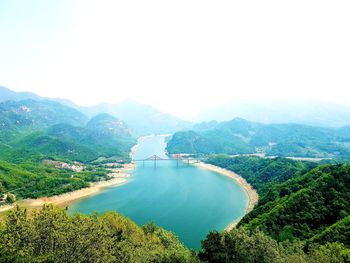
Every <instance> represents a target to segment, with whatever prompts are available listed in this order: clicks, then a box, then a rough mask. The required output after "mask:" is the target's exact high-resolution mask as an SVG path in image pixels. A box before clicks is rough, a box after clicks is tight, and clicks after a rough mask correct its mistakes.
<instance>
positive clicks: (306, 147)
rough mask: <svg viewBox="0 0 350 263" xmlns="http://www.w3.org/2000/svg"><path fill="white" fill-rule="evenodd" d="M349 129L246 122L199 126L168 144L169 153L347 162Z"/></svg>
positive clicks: (178, 134)
mask: <svg viewBox="0 0 350 263" xmlns="http://www.w3.org/2000/svg"><path fill="white" fill-rule="evenodd" d="M348 130H349V129H348V127H344V128H338V129H335V128H322V127H313V126H307V125H300V124H261V123H254V122H249V121H246V120H243V119H233V120H232V121H227V122H221V123H217V122H211V123H202V124H199V125H196V126H195V127H194V128H193V130H191V131H182V132H177V133H175V134H174V135H173V137H172V139H171V140H170V141H169V143H168V147H167V150H168V151H169V152H170V153H191V154H213V153H214V154H215V153H227V154H251V153H264V154H266V155H270V156H284V157H286V156H291V157H319V158H347V157H349V156H350V146H349V145H350V144H349V142H350V133H348V132H347V131H348Z"/></svg>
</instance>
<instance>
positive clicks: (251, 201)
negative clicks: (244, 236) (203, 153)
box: [194, 162, 259, 231]
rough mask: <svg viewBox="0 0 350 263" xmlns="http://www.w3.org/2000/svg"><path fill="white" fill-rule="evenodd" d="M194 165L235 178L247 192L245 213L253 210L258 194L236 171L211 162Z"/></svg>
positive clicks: (234, 223)
mask: <svg viewBox="0 0 350 263" xmlns="http://www.w3.org/2000/svg"><path fill="white" fill-rule="evenodd" d="M194 165H195V166H197V167H200V168H203V169H207V170H210V171H213V172H217V173H219V174H222V175H225V176H227V177H230V178H231V179H233V180H235V181H236V182H237V183H238V184H239V185H240V186H241V187H242V188H243V189H244V191H245V192H246V194H247V197H248V207H247V211H246V213H249V212H250V211H252V210H253V208H254V206H255V205H256V203H257V202H258V200H259V195H258V193H257V192H256V191H255V189H254V188H253V187H252V186H251V185H250V184H248V183H247V181H246V180H245V179H244V178H243V177H241V176H240V175H238V174H236V173H234V172H232V171H230V170H227V169H224V168H221V167H218V166H215V165H212V164H208V163H203V162H200V163H194ZM240 219H241V218H240ZM240 219H238V220H235V221H234V222H232V223H230V224H229V225H228V226H227V227H226V228H225V230H227V231H229V230H231V229H232V228H234V227H235V226H236V225H237V224H238V222H239V221H240Z"/></svg>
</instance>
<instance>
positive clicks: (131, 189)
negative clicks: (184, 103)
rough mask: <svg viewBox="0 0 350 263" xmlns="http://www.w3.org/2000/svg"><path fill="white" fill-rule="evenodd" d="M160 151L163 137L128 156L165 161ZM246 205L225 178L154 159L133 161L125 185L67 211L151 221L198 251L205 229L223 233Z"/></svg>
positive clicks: (241, 193) (144, 140) (242, 194)
mask: <svg viewBox="0 0 350 263" xmlns="http://www.w3.org/2000/svg"><path fill="white" fill-rule="evenodd" d="M165 147H166V142H165V137H164V136H149V137H143V138H141V139H140V140H139V147H138V148H137V149H136V152H135V154H134V156H133V158H134V159H135V160H137V159H145V158H148V157H150V156H152V155H155V154H156V155H158V156H160V157H162V158H167V156H166V153H165ZM247 205H248V197H247V195H246V193H245V191H244V190H243V189H242V188H241V187H240V185H238V184H237V183H236V182H235V181H234V180H232V179H230V178H228V177H225V176H223V175H220V174H218V173H215V172H212V171H208V170H205V169H201V168H197V167H196V166H194V165H188V164H187V163H183V162H180V163H179V165H177V162H176V161H158V162H157V165H156V167H154V162H153V161H149V162H145V164H144V166H143V163H142V162H137V167H136V168H135V169H134V170H133V171H132V176H131V177H130V178H129V181H128V183H126V184H124V185H121V186H116V187H110V188H106V189H105V190H104V191H102V192H100V193H98V194H97V195H93V196H90V197H87V198H85V199H82V200H79V201H78V202H76V203H74V204H72V205H71V207H70V208H69V212H70V213H75V212H81V213H85V214H89V213H92V212H95V211H97V212H104V211H108V210H115V211H117V212H119V213H121V214H124V215H125V216H127V217H129V218H131V219H132V220H133V221H135V222H136V223H137V224H139V225H143V224H145V223H147V222H150V221H153V222H155V223H156V224H157V225H159V226H161V227H163V228H165V229H167V230H170V231H172V232H174V233H176V235H177V236H178V237H179V238H180V240H181V241H182V242H183V243H184V244H185V245H186V246H188V247H190V248H193V249H198V248H200V241H201V240H203V239H204V238H205V237H206V235H207V233H208V232H209V231H211V230H219V231H221V230H224V229H225V227H226V226H227V225H228V224H229V223H231V222H232V221H234V220H237V219H239V218H241V217H242V216H243V215H244V213H245V211H246V208H247Z"/></svg>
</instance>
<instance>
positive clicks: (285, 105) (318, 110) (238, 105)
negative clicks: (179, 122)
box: [195, 98, 350, 127]
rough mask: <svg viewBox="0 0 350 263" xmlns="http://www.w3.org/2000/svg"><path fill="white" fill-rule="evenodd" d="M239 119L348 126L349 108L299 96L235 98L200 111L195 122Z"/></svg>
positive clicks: (349, 123) (323, 125)
mask: <svg viewBox="0 0 350 263" xmlns="http://www.w3.org/2000/svg"><path fill="white" fill-rule="evenodd" d="M233 118H243V119H246V120H249V121H253V122H261V123H265V124H271V123H298V124H307V125H313V126H322V127H342V126H346V125H350V107H348V106H344V105H340V104H335V103H330V102H320V101H312V100H303V99H298V100H297V99H293V98H291V99H289V100H270V101H249V100H241V101H235V102H231V103H227V104H223V105H219V106H216V107H212V108H208V109H206V110H205V111H203V112H201V113H200V114H199V115H198V116H197V118H196V119H195V121H197V122H201V121H210V120H217V121H229V120H231V119H233Z"/></svg>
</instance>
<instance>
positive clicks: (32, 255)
mask: <svg viewBox="0 0 350 263" xmlns="http://www.w3.org/2000/svg"><path fill="white" fill-rule="evenodd" d="M18 233H21V234H20V235H18ZM0 236H1V237H2V238H1V239H0V261H1V262H135V263H136V262H184V263H185V262H197V261H196V258H195V255H192V253H191V251H190V250H188V249H187V248H185V247H184V245H183V244H181V243H180V241H179V240H178V238H177V237H176V236H175V235H174V234H173V233H171V232H168V231H166V230H164V229H161V228H159V227H157V226H155V225H154V224H147V225H144V226H143V227H139V226H137V225H136V224H135V223H133V222H132V221H131V220H130V219H127V218H125V217H123V216H121V215H119V214H117V213H115V212H108V213H105V214H103V215H96V214H93V215H91V216H84V215H81V214H78V215H74V216H68V215H67V211H66V210H64V209H58V208H54V207H52V206H44V207H43V209H42V210H40V211H35V212H34V213H32V214H29V213H28V212H27V211H26V210H22V209H19V208H16V209H15V210H13V211H11V212H10V214H9V215H8V216H7V218H6V219H5V222H4V223H3V224H1V223H0Z"/></svg>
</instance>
